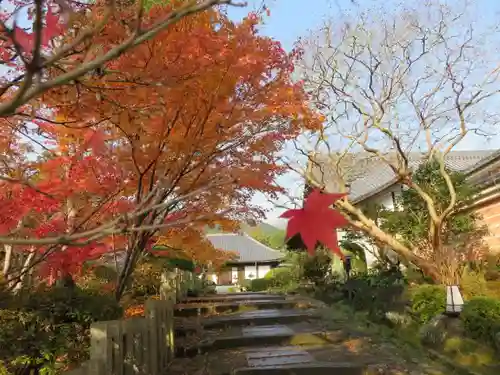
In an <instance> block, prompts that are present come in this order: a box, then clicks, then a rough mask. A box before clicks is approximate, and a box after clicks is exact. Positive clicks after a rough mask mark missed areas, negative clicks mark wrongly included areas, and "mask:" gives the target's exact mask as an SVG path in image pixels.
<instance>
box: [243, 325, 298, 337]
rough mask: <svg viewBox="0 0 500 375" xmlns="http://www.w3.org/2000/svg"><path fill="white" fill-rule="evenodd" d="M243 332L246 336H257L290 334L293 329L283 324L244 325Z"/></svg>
mask: <svg viewBox="0 0 500 375" xmlns="http://www.w3.org/2000/svg"><path fill="white" fill-rule="evenodd" d="M241 334H242V335H243V336H245V337H256V336H288V335H293V331H292V330H291V329H290V328H289V327H287V326H285V325H282V324H273V325H269V326H257V327H244V328H242V329H241Z"/></svg>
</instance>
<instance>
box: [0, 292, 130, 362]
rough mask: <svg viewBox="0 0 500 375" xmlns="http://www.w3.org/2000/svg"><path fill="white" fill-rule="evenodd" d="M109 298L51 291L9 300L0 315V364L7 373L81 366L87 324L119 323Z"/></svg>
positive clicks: (116, 309)
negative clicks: (27, 369) (7, 366)
mask: <svg viewBox="0 0 500 375" xmlns="http://www.w3.org/2000/svg"><path fill="white" fill-rule="evenodd" d="M122 314H123V311H122V308H121V307H120V306H119V304H118V303H117V302H116V300H115V299H114V298H113V296H111V295H109V296H108V295H102V294H100V293H99V292H98V291H94V290H82V289H80V288H78V287H74V288H63V287H54V288H46V289H40V290H36V291H34V292H33V293H30V294H26V295H22V296H20V297H12V298H11V299H10V300H9V307H8V308H4V309H1V310H0V326H1V327H2V329H1V330H0V358H1V359H2V360H4V361H5V362H6V363H7V364H9V366H10V368H11V370H16V371H19V370H20V368H26V366H32V367H33V366H34V367H41V366H44V367H45V368H47V367H49V368H50V367H53V366H54V365H55V361H56V359H58V365H59V366H64V365H66V364H69V363H80V362H81V361H84V360H86V359H87V357H88V347H89V339H90V324H91V323H92V322H94V321H99V320H113V319H117V318H120V317H121V316H122Z"/></svg>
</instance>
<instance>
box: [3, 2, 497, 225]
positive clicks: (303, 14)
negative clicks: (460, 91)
mask: <svg viewBox="0 0 500 375" xmlns="http://www.w3.org/2000/svg"><path fill="white" fill-rule="evenodd" d="M235 1H241V2H244V0H235ZM443 1H446V0H443ZM396 2H397V3H400V2H403V3H405V4H410V5H411V6H418V4H421V2H419V1H415V0H413V1H410V0H402V1H397V0H384V1H381V0H309V1H304V0H264V1H263V0H247V3H248V6H247V7H244V8H236V7H230V8H229V14H230V16H231V17H232V18H233V19H234V20H240V19H241V18H243V17H245V16H246V15H247V14H248V12H249V11H251V10H252V9H256V8H259V6H260V5H261V4H262V3H265V4H266V6H267V7H268V8H269V9H270V11H271V16H270V17H267V18H266V21H265V25H263V26H262V27H261V28H260V32H261V33H262V34H263V35H266V36H270V37H272V38H274V39H276V40H279V41H280V42H281V43H282V45H283V47H284V48H285V49H287V50H290V49H291V48H292V47H293V44H294V42H295V41H296V40H297V39H298V38H299V37H301V36H307V34H308V33H309V31H311V30H316V29H318V28H319V27H320V26H321V24H322V23H323V21H324V20H326V19H330V18H332V17H333V18H335V16H336V15H339V14H345V13H346V12H347V13H351V12H353V9H354V8H356V9H363V8H366V7H367V6H373V5H376V6H377V7H387V9H391V8H392V7H393V6H392V5H393V4H394V3H396ZM459 2H460V0H448V3H450V4H457V3H459ZM473 3H474V5H475V7H476V10H477V12H475V17H476V19H477V20H478V21H479V22H481V23H482V22H488V21H492V20H495V21H496V20H498V19H500V17H498V15H499V14H500V0H474V1H473ZM353 4H354V5H353ZM4 5H5V2H4ZM351 14H352V13H351ZM21 18H22V17H21ZM21 21H22V20H21ZM0 74H1V70H0ZM495 144H500V137H498V136H496V137H493V138H492V139H491V140H489V141H488V140H485V139H484V138H483V137H477V136H470V137H468V139H466V140H465V141H464V142H462V143H461V144H460V147H458V148H457V149H469V150H470V149H476V148H482V149H485V148H494V146H495ZM279 183H280V185H282V186H286V187H287V188H289V189H290V195H292V196H295V195H298V194H301V187H302V182H301V181H300V180H299V179H298V178H297V176H293V175H286V176H283V177H282V178H280V179H279ZM254 203H256V204H258V205H260V206H262V207H265V208H266V209H268V210H269V213H268V217H267V221H269V222H270V223H272V224H275V225H278V226H283V225H284V224H285V223H286V222H285V221H283V220H277V217H278V216H279V215H280V214H281V213H282V212H283V209H277V208H275V206H274V204H272V203H270V202H268V201H267V199H266V198H265V197H263V196H262V195H256V196H255V199H254ZM279 203H283V201H282V202H279Z"/></svg>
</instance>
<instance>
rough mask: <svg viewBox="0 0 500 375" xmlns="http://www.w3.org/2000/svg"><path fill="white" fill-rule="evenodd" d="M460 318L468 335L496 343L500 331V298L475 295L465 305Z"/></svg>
mask: <svg viewBox="0 0 500 375" xmlns="http://www.w3.org/2000/svg"><path fill="white" fill-rule="evenodd" d="M460 318H461V319H462V321H463V322H464V328H465V331H466V333H467V335H468V336H470V337H471V338H474V339H479V340H481V341H484V342H485V343H488V344H491V345H495V335H496V334H498V333H499V332H500V300H498V299H493V298H488V297H475V298H472V299H470V300H469V301H467V302H466V303H465V305H464V308H463V311H462V313H461V314H460Z"/></svg>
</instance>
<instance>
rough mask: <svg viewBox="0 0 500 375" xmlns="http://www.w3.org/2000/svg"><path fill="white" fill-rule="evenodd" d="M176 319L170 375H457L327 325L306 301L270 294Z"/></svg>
mask: <svg viewBox="0 0 500 375" xmlns="http://www.w3.org/2000/svg"><path fill="white" fill-rule="evenodd" d="M210 306H211V307H210ZM227 306H231V308H230V309H228V310H226V309H225V308H226V307H227ZM235 306H236V307H235ZM181 311H183V313H181ZM186 311H191V313H188V314H186ZM220 312H222V314H219V313H220ZM210 314H212V315H210ZM176 315H177V318H176V359H175V360H174V361H173V363H172V365H171V367H170V369H169V372H168V374H169V375H181V374H182V375H184V374H186V375H187V374H189V375H195V374H196V375H233V374H234V375H236V374H238V375H271V374H272V375H282V374H283V375H284V374H287V375H288V374H290V375H291V374H295V375H299V374H307V375H322V374H325V375H326V374H328V375H375V374H380V375H384V374H386V375H406V374H408V375H448V374H452V372H449V371H447V370H445V369H442V368H441V367H440V366H438V365H437V364H435V363H432V362H431V361H430V360H429V363H426V362H425V363H424V361H422V360H421V359H419V358H417V359H414V360H412V358H404V356H403V355H402V354H400V353H399V352H398V350H399V349H398V348H397V346H395V345H393V346H391V344H386V345H385V346H383V345H382V346H380V343H378V342H376V340H375V341H374V340H372V338H371V337H369V336H367V335H365V334H363V333H359V334H358V333H357V332H355V331H352V330H348V329H345V328H344V327H343V326H342V325H341V324H339V325H338V326H335V325H333V326H332V324H331V322H329V324H325V321H324V320H323V319H321V316H322V312H321V308H320V307H318V306H314V303H313V302H311V301H304V300H302V299H297V298H285V297H284V296H281V295H279V296H275V295H268V294H262V293H252V294H249V293H248V294H246V293H245V294H244V293H239V294H232V295H227V296H225V295H219V296H214V297H213V298H210V297H203V298H190V299H187V300H186V301H183V304H180V305H178V311H177V314H176ZM202 315H208V316H202ZM412 361H413V362H412Z"/></svg>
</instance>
